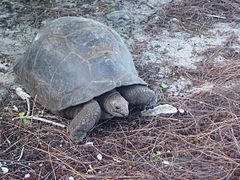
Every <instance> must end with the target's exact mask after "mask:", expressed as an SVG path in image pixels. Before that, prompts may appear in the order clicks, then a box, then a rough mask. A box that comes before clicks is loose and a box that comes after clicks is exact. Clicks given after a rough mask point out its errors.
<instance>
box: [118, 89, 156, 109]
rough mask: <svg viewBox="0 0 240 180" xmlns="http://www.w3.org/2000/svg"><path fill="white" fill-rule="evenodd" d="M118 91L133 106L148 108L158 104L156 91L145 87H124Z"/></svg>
mask: <svg viewBox="0 0 240 180" xmlns="http://www.w3.org/2000/svg"><path fill="white" fill-rule="evenodd" d="M117 90H118V92H120V94H121V95H122V96H123V97H124V98H125V99H126V100H127V101H128V102H129V104H131V105H137V106H140V107H147V106H154V105H155V104H156V103H157V98H156V95H155V93H154V91H153V90H151V89H149V88H148V87H147V86H144V85H131V86H122V87H119V88H118V89H117Z"/></svg>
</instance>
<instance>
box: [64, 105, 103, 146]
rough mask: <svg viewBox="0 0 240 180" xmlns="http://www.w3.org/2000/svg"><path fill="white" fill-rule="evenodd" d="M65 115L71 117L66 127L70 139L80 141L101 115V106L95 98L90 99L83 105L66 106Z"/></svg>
mask: <svg viewBox="0 0 240 180" xmlns="http://www.w3.org/2000/svg"><path fill="white" fill-rule="evenodd" d="M65 114H66V116H68V117H71V116H72V117H73V120H72V121H71V122H70V124H69V126H68V129H69V133H70V137H71V139H72V140H73V141H74V142H76V143H79V142H82V141H83V139H84V138H85V137H86V135H87V132H89V131H90V130H91V129H92V128H93V126H94V125H95V124H96V123H97V122H98V121H99V119H100V117H101V108H100V106H99V104H98V102H97V101H96V100H91V101H89V102H87V103H85V104H83V105H79V106H75V107H72V108H68V109H67V110H66V112H65Z"/></svg>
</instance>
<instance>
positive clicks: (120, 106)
mask: <svg viewBox="0 0 240 180" xmlns="http://www.w3.org/2000/svg"><path fill="white" fill-rule="evenodd" d="M104 110H105V111H106V112H107V113H109V114H111V115H112V116H113V117H126V116H128V114H129V110H128V102H127V100H126V99H124V97H122V96H121V94H120V93H118V92H117V91H114V92H112V93H111V94H109V95H108V96H107V98H106V100H105V102H104Z"/></svg>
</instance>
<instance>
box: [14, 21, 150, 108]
mask: <svg viewBox="0 0 240 180" xmlns="http://www.w3.org/2000/svg"><path fill="white" fill-rule="evenodd" d="M14 69H15V72H16V74H17V76H18V79H19V81H20V83H21V84H22V85H23V86H24V87H25V88H26V90H27V92H28V93H30V94H31V96H32V97H35V96H37V100H38V102H40V104H42V105H43V106H44V107H46V108H47V109H49V110H50V111H60V110H63V109H65V108H68V107H70V106H74V105H78V104H81V103H84V102H87V101H89V100H91V99H93V98H94V97H96V96H99V95H101V94H103V93H105V92H107V91H110V90H112V89H114V88H116V87H120V86H127V85H132V84H146V83H145V82H144V81H143V80H142V79H141V78H139V77H138V73H137V71H136V69H135V66H134V63H133V60H132V57H131V54H130V53H129V51H128V49H127V47H126V45H125V44H124V42H123V40H122V38H121V37H120V36H119V35H118V34H117V33H116V32H115V31H114V30H113V29H111V28H109V27H107V26H105V25H103V24H101V23H99V22H97V21H94V20H91V19H86V18H82V17H62V18H58V19H56V20H53V21H52V22H50V23H49V24H47V25H46V26H45V27H43V28H42V29H41V30H40V31H39V33H38V34H37V36H36V37H35V39H34V40H33V42H32V44H31V45H30V47H29V48H28V50H27V52H26V53H25V55H24V57H23V58H22V59H21V60H20V61H19V62H18V63H17V64H16V66H15V68H14Z"/></svg>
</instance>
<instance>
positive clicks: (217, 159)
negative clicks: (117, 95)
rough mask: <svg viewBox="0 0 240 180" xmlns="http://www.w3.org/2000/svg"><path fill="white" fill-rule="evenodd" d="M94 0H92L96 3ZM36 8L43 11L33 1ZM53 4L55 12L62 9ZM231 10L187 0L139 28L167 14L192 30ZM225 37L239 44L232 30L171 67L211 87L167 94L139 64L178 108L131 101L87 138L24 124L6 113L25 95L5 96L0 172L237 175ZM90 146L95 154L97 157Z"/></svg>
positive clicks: (233, 7) (238, 88) (238, 11)
mask: <svg viewBox="0 0 240 180" xmlns="http://www.w3.org/2000/svg"><path fill="white" fill-rule="evenodd" d="M96 2H97V1H95V4H94V5H95V6H99V4H98V5H97V4H96ZM92 3H94V2H92ZM101 6H103V5H101ZM89 7H92V6H90V5H89ZM99 7H100V6H99ZM104 7H107V5H106V6H104ZM29 8H30V4H29ZM31 8H33V7H31ZM35 8H36V7H35ZM38 8H39V12H41V11H42V12H43V10H42V6H41V4H40V5H39V7H38ZM92 9H93V7H92ZM106 9H107V8H106ZM48 11H49V12H48V13H50V14H47V15H52V14H51V12H53V11H55V10H54V8H53V7H51V8H49V10H48ZM62 11H64V12H66V11H65V10H61V12H62ZM61 12H59V14H58V15H64V13H63V14H62V13H61ZM90 12H92V11H90ZM45 13H46V11H45ZM159 13H160V14H159ZM162 14H165V16H164V18H163V19H162V20H161V21H160V22H156V21H155V20H154V18H153V16H159V15H162ZM44 15H46V14H44ZM239 15H240V2H239V1H238V0H235V1H227V0H221V1H217V0H211V1H205V0H204V1H200V0H197V1H195V0H188V1H183V2H182V3H181V4H180V5H176V4H174V5H173V6H169V7H166V9H162V10H161V11H159V12H156V13H155V14H154V15H153V16H152V17H149V19H148V22H147V23H148V26H147V28H146V29H145V30H148V31H150V30H151V32H152V33H154V31H153V30H154V29H156V28H159V27H160V26H161V27H162V26H165V25H167V22H168V20H169V18H170V17H175V18H178V20H179V21H180V23H181V26H182V28H183V29H185V30H188V31H191V32H194V33H199V32H200V31H202V30H205V29H206V28H209V27H211V25H212V24H213V23H214V22H217V21H240V19H237V18H239V17H240V16H239ZM38 16H39V14H38ZM44 17H45V16H44ZM161 17H163V16H161ZM39 22H40V21H39ZM196 30H197V31H196ZM232 43H235V44H236V45H240V42H239V37H235V36H233V37H232V38H231V39H229V40H228V41H227V42H226V43H225V44H224V45H222V46H221V47H217V48H214V49H208V50H207V51H206V52H203V53H202V54H199V55H201V56H204V57H205V60H204V61H202V62H201V63H200V64H198V69H197V70H194V71H192V70H186V69H182V68H180V67H179V68H178V69H176V71H177V73H178V74H181V75H184V76H187V77H188V78H190V79H192V81H193V82H194V84H195V85H201V84H205V82H209V83H211V84H212V85H213V87H212V88H211V90H210V91H207V92H199V93H196V94H195V95H192V96H190V95H189V96H185V97H177V98H176V97H168V95H167V94H165V93H164V92H162V91H161V90H160V88H159V87H158V85H157V84H154V69H157V68H158V67H155V66H154V65H149V67H145V68H146V69H149V70H151V71H148V73H150V74H149V75H148V74H146V69H139V70H140V75H141V76H142V77H143V78H145V80H146V81H147V82H149V83H150V84H151V86H152V87H153V88H154V89H157V90H159V91H157V93H158V95H159V98H163V101H165V102H167V103H170V104H173V105H175V106H177V107H181V108H183V109H184V110H185V111H186V113H185V114H183V115H182V114H181V115H180V114H178V115H175V116H171V117H152V118H142V117H140V115H139V113H138V112H137V111H136V110H134V109H132V112H131V115H130V116H129V117H128V118H127V119H113V120H108V121H102V122H101V123H100V124H99V125H98V126H97V127H95V129H94V130H93V131H92V132H91V134H90V135H89V137H88V138H87V139H86V142H92V143H93V145H91V144H85V143H83V144H80V145H76V144H74V143H72V142H71V141H70V139H69V137H68V134H67V132H66V129H63V128H56V127H54V126H51V125H48V124H44V123H41V122H37V121H32V124H31V125H30V126H26V125H24V124H23V123H22V121H20V120H19V119H15V120H12V118H14V117H18V113H17V112H14V111H13V110H12V107H13V105H15V106H17V107H19V111H26V110H27V106H26V104H25V102H23V101H22V100H20V99H18V98H17V97H16V96H13V98H12V99H11V101H9V102H8V103H7V104H5V108H4V109H2V110H1V112H2V114H1V116H2V119H1V125H0V126H1V128H2V137H1V139H0V140H1V145H0V161H4V162H6V163H7V166H8V167H9V169H11V172H10V173H8V174H7V175H1V176H0V178H1V179H8V178H10V177H11V178H14V179H22V178H23V177H24V175H25V174H28V173H29V174H31V179H66V178H67V177H69V176H73V177H75V178H76V179H78V178H82V179H85V178H86V179H87V178H89V179H95V178H96V179H101V178H102V179H156V178H158V179H194V178H195V179H219V178H222V179H239V178H240V131H239V129H240V84H239V82H240V63H239V60H240V53H239V52H236V51H235V50H234V49H232V48H230V45H231V44H232ZM219 54H221V55H222V56H223V57H225V59H226V61H225V63H223V64H220V65H218V64H217V63H216V62H215V61H214V60H215V57H216V56H217V55H219ZM136 63H138V62H136ZM150 66H151V67H150ZM138 67H140V66H138ZM151 73H152V74H151ZM13 94H14V93H13ZM160 102H162V100H161V99H159V103H160ZM31 104H33V102H31ZM6 107H7V108H6ZM40 110H42V107H41V106H39V105H36V106H35V108H34V111H33V113H34V114H37V113H38V112H39V111H40ZM43 116H44V117H45V118H47V119H53V120H56V121H58V122H61V123H63V124H66V125H67V122H66V121H65V120H64V119H61V118H58V119H57V118H55V117H52V116H51V115H50V114H48V113H47V112H45V113H44V114H43ZM98 154H101V155H102V156H103V158H102V160H98V159H97V155H98Z"/></svg>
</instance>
